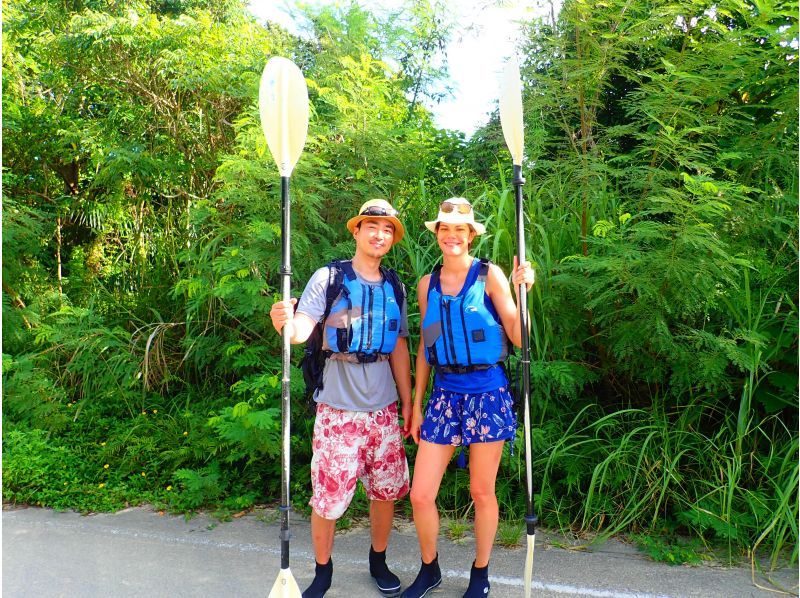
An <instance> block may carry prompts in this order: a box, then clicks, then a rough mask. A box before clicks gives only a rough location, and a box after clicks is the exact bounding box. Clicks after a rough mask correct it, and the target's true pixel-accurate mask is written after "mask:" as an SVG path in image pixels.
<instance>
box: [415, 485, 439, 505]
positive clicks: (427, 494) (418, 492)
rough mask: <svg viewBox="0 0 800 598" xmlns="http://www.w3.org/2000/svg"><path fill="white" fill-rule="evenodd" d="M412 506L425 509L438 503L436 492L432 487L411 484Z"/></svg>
mask: <svg viewBox="0 0 800 598" xmlns="http://www.w3.org/2000/svg"><path fill="white" fill-rule="evenodd" d="M409 498H410V500H411V506H412V507H414V508H415V509H424V508H429V507H431V506H435V504H436V493H435V492H433V491H432V490H431V489H430V488H425V487H421V486H418V485H412V486H411V494H410V497H409Z"/></svg>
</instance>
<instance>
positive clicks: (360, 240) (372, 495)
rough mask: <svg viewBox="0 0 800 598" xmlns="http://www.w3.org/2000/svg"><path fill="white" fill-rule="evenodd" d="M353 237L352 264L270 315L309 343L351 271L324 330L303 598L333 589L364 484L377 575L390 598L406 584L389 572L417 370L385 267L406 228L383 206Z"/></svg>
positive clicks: (328, 271) (371, 210) (356, 221)
mask: <svg viewBox="0 0 800 598" xmlns="http://www.w3.org/2000/svg"><path fill="white" fill-rule="evenodd" d="M347 229H348V230H349V231H350V232H351V233H352V235H353V238H354V239H355V242H356V251H355V255H354V256H353V259H352V260H350V261H344V262H332V263H331V264H329V265H328V266H325V267H323V268H320V269H319V270H317V271H316V272H315V273H314V275H313V276H312V277H311V279H310V280H309V281H308V284H307V285H306V288H305V290H304V291H303V294H302V296H301V297H300V301H299V302H297V300H296V299H292V301H291V302H284V301H279V302H277V303H275V304H274V305H273V306H272V309H271V310H270V318H271V319H272V325H273V326H274V327H275V330H277V331H278V332H279V333H280V332H281V330H282V329H283V327H284V326H289V327H290V329H289V334H290V337H291V341H292V343H295V344H296V343H303V342H305V341H306V340H307V339H308V338H309V336H310V335H311V333H312V332H313V330H314V327H315V326H316V325H317V323H318V322H320V321H321V320H322V319H323V316H324V315H325V312H326V295H327V291H328V286H329V285H331V284H336V283H335V282H334V281H335V276H333V275H332V273H333V272H335V271H334V270H333V269H332V268H340V269H341V270H342V273H341V274H343V275H341V276H339V280H340V281H341V282H340V284H341V286H342V291H341V292H340V293H338V294H337V297H336V299H335V300H334V302H333V304H332V305H330V313H329V315H328V317H327V318H325V321H324V322H323V323H322V326H323V329H322V349H323V350H324V351H325V355H326V356H327V359H326V360H325V366H324V370H323V374H322V385H321V387H320V388H318V389H317V390H316V391H315V393H314V400H315V401H316V403H317V415H316V421H315V424H314V438H313V445H312V446H313V457H312V460H311V486H312V497H311V501H310V502H309V504H310V506H311V507H312V514H311V538H312V541H313V543H314V555H315V558H316V571H315V577H314V580H313V582H312V583H311V585H310V586H309V587H308V588H307V589H306V590H305V591H304V592H303V598H317V597H321V596H324V595H325V592H327V591H328V589H329V588H330V586H331V579H332V575H333V561H332V559H331V553H332V551H333V537H334V531H335V528H336V520H337V519H338V518H339V517H341V516H342V514H344V512H345V510H346V509H347V507H348V506H349V504H350V501H351V500H352V498H353V494H354V493H355V488H356V482H357V480H358V479H361V481H362V483H363V484H364V488H365V490H366V492H367V497H368V498H369V499H370V525H371V538H372V546H371V547H370V553H369V565H370V575H372V577H373V578H374V579H375V583H376V584H377V586H378V589H379V590H380V592H381V593H382V594H383V595H384V596H389V597H392V596H398V595H399V594H400V580H399V579H398V577H397V576H396V575H394V573H392V572H391V571H390V570H389V568H388V567H387V566H386V547H387V545H388V541H389V534H390V532H391V529H392V520H393V517H394V501H396V500H397V499H400V498H402V497H403V496H405V495H406V494H407V493H408V488H409V476H408V462H407V461H406V455H405V449H404V447H403V436H406V437H407V436H408V433H409V432H408V430H409V425H410V422H411V363H410V358H409V354H408V344H407V340H406V339H407V337H408V319H407V313H406V312H407V307H406V301H405V293H404V291H403V290H402V285H400V284H399V281H397V279H396V276H395V275H394V273H393V272H391V271H388V270H385V269H383V268H381V259H382V258H383V256H385V255H386V254H387V253H388V252H389V249H391V247H392V245H393V244H394V243H397V242H399V241H400V240H401V239H402V238H403V234H404V233H405V229H404V227H403V224H402V223H401V222H400V220H398V218H397V211H396V210H395V209H394V208H392V206H391V205H390V204H389V202H387V201H385V200H383V199H372V200H370V201H367V202H366V203H365V204H364V205H362V206H361V209H360V210H359V213H358V215H357V216H354V217H353V218H350V220H348V221H347ZM398 295H400V296H398ZM295 303H297V311H296V312H295V311H294V304H295ZM398 395H399V397H400V403H401V414H402V417H403V429H402V431H401V429H400V426H399V423H398V413H397V399H398Z"/></svg>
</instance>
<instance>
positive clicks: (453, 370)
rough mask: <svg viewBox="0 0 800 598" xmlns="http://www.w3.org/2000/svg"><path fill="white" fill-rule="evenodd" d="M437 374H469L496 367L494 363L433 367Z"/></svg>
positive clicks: (437, 365)
mask: <svg viewBox="0 0 800 598" xmlns="http://www.w3.org/2000/svg"><path fill="white" fill-rule="evenodd" d="M434 367H435V368H436V372H437V373H442V374H469V373H472V372H477V371H481V370H490V369H492V368H493V367H497V364H496V363H476V364H473V365H439V364H436V365H435V366H434Z"/></svg>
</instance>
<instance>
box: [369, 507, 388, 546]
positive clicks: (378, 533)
mask: <svg viewBox="0 0 800 598" xmlns="http://www.w3.org/2000/svg"><path fill="white" fill-rule="evenodd" d="M393 521H394V501H393V500H371V501H369V523H370V535H371V536H372V548H374V549H375V551H376V552H383V551H384V550H386V546H388V544H389V534H391V533H392V523H393Z"/></svg>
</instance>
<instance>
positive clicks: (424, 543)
mask: <svg viewBox="0 0 800 598" xmlns="http://www.w3.org/2000/svg"><path fill="white" fill-rule="evenodd" d="M454 451H455V447H454V446H450V445H446V444H433V443H431V442H426V441H425V440H420V442H419V448H418V450H417V458H416V460H415V461H414V480H413V481H412V483H411V506H412V507H413V510H414V526H415V527H416V528H417V539H418V540H419V549H420V553H421V556H422V562H424V563H430V562H431V561H433V559H435V558H436V540H437V538H438V536H439V511H438V510H437V509H436V495H437V494H438V493H439V485H440V484H441V482H442V476H443V475H444V470H445V469H446V468H447V464H448V463H449V462H450V459H451V458H452V457H453V452H454ZM495 471H496V468H495Z"/></svg>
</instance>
